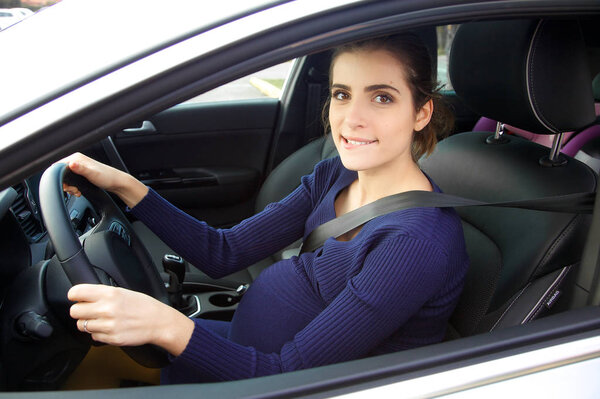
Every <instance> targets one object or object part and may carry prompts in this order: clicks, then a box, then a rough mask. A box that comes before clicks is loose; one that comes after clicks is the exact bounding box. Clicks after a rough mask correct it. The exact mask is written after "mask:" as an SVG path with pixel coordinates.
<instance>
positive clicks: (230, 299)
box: [208, 294, 238, 308]
mask: <svg viewBox="0 0 600 399" xmlns="http://www.w3.org/2000/svg"><path fill="white" fill-rule="evenodd" d="M208 301H209V302H210V303H211V304H213V305H215V306H218V307H220V308H227V307H229V306H233V305H235V304H236V303H237V302H238V298H237V297H235V296H233V295H230V294H215V295H211V296H210V298H208Z"/></svg>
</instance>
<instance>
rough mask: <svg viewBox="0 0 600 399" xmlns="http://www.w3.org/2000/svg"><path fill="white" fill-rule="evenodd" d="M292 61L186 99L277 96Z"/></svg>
mask: <svg viewBox="0 0 600 399" xmlns="http://www.w3.org/2000/svg"><path fill="white" fill-rule="evenodd" d="M292 64H293V61H287V62H284V63H282V64H279V65H275V66H272V67H270V68H267V69H263V70H262V71H259V72H256V73H254V74H251V75H248V76H244V77H243V78H241V79H237V80H234V81H233V82H230V83H227V84H225V85H223V86H220V87H217V88H216V89H214V90H211V91H208V92H206V93H204V94H201V95H199V96H197V97H194V98H192V99H191V100H188V101H187V102H188V103H200V102H215V101H232V100H249V99H254V98H265V97H270V98H279V97H280V96H281V91H282V89H283V85H284V83H285V81H286V80H287V79H288V77H289V74H290V70H291V68H292Z"/></svg>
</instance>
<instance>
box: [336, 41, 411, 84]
mask: <svg viewBox="0 0 600 399" xmlns="http://www.w3.org/2000/svg"><path fill="white" fill-rule="evenodd" d="M331 74H332V76H331V82H332V83H333V84H335V83H343V84H345V85H348V86H352V83H353V82H354V83H355V84H356V85H361V84H366V85H368V84H381V83H386V84H392V83H395V84H405V74H404V65H403V64H402V62H401V61H400V60H399V59H398V57H396V56H394V55H392V54H391V53H390V52H389V51H386V50H358V51H347V52H343V53H341V54H339V55H338V56H337V57H336V58H335V59H334V60H333V65H332V68H331Z"/></svg>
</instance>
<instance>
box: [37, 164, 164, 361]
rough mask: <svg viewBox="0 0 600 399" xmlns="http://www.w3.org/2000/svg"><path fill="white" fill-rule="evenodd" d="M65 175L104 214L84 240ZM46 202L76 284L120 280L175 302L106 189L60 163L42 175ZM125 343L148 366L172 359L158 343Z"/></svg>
mask: <svg viewBox="0 0 600 399" xmlns="http://www.w3.org/2000/svg"><path fill="white" fill-rule="evenodd" d="M63 181H64V182H66V183H68V184H70V185H73V186H77V187H78V188H79V190H80V191H81V193H82V194H83V195H84V196H85V198H86V199H87V200H88V201H89V202H90V203H91V204H92V206H93V207H94V209H95V210H96V211H97V212H98V214H99V215H100V220H99V221H98V223H97V224H96V225H95V226H94V227H93V228H92V229H91V230H90V231H89V232H88V233H86V234H85V239H84V240H83V245H82V243H81V242H80V239H79V237H78V236H77V234H76V233H75V230H74V229H73V226H72V224H71V216H70V215H69V214H68V213H67V208H66V206H65V200H64V194H63V189H62V184H63ZM40 207H41V210H42V218H43V219H44V223H45V225H46V229H47V231H48V236H49V237H50V241H51V242H52V245H53V246H54V250H55V252H56V256H57V258H58V261H59V262H60V264H61V265H62V268H63V269H64V271H65V273H66V275H67V277H68V278H69V280H70V281H71V283H72V284H73V285H75V284H82V283H89V284H106V285H115V286H119V287H123V288H128V289H132V290H135V291H139V292H143V293H145V294H148V295H150V296H152V297H154V298H156V299H158V300H159V301H161V302H163V303H165V304H169V300H168V294H167V291H166V289H165V285H164V283H163V281H162V278H161V277H160V275H159V273H158V270H157V269H156V267H155V266H154V263H153V261H152V258H151V257H150V255H149V254H148V251H147V250H146V248H145V247H144V246H143V244H142V242H141V241H140V239H139V238H138V236H137V235H136V233H135V231H134V229H133V227H132V226H131V224H130V223H129V221H128V220H127V218H126V217H125V215H124V214H123V212H121V210H120V209H119V207H118V206H117V205H116V204H115V202H114V201H113V200H112V198H111V197H110V196H109V195H108V194H107V193H106V191H104V190H102V189H100V188H98V187H96V186H94V185H93V184H91V183H90V182H89V181H88V180H87V179H85V178H84V177H82V176H79V175H77V174H75V173H73V172H71V171H70V170H69V168H68V167H67V165H66V164H64V163H56V164H54V165H52V166H50V167H49V168H48V169H46V171H45V172H44V174H43V175H42V178H41V180H40ZM81 334H85V333H81ZM86 335H87V334H86ZM122 349H123V350H124V351H125V353H127V354H128V355H129V356H130V357H131V358H132V359H133V360H135V361H136V362H138V363H139V364H141V365H143V366H146V367H152V368H156V367H163V366H165V365H166V364H168V357H167V353H166V351H164V350H163V349H162V348H159V347H157V346H154V345H142V346H136V347H132V346H129V347H122Z"/></svg>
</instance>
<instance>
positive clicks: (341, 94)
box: [332, 91, 350, 100]
mask: <svg viewBox="0 0 600 399" xmlns="http://www.w3.org/2000/svg"><path fill="white" fill-rule="evenodd" d="M332 97H333V98H335V99H336V100H347V99H348V98H349V97H350V96H349V95H348V93H346V92H343V91H335V92H333V94H332Z"/></svg>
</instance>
